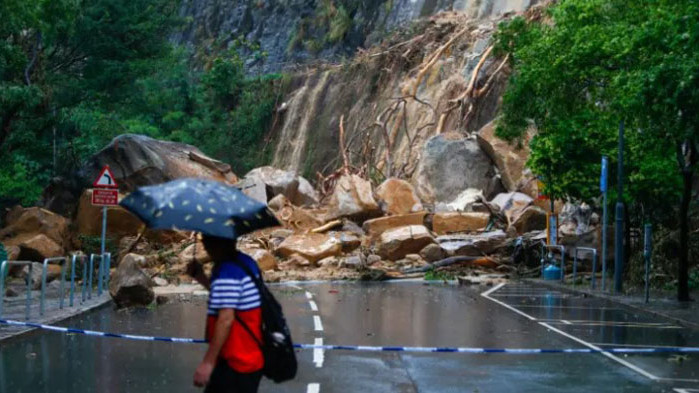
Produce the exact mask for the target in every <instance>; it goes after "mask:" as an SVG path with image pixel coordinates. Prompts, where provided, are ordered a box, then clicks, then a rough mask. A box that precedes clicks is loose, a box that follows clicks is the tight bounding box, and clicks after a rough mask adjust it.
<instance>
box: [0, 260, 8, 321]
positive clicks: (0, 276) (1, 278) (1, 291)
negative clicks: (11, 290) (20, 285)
mask: <svg viewBox="0 0 699 393" xmlns="http://www.w3.org/2000/svg"><path fill="white" fill-rule="evenodd" d="M5 266H7V261H2V262H0V318H2V307H3V304H4V303H5Z"/></svg>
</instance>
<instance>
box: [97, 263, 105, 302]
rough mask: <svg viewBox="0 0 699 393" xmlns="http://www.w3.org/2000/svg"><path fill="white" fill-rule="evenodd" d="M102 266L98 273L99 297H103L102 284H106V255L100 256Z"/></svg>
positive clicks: (100, 265)
mask: <svg viewBox="0 0 699 393" xmlns="http://www.w3.org/2000/svg"><path fill="white" fill-rule="evenodd" d="M99 259H100V264H99V268H98V269H97V270H98V273H97V296H98V297H99V296H102V283H103V282H104V254H102V255H100V256H99Z"/></svg>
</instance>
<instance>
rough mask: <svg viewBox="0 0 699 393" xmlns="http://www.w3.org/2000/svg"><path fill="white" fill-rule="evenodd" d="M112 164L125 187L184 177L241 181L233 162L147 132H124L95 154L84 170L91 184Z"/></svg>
mask: <svg viewBox="0 0 699 393" xmlns="http://www.w3.org/2000/svg"><path fill="white" fill-rule="evenodd" d="M105 165H109V167H110V168H111V170H112V173H113V174H114V176H115V179H114V180H115V181H116V182H117V183H118V184H119V189H120V190H121V191H127V192H130V191H133V190H134V189H136V188H137V187H140V186H145V185H152V184H160V183H164V182H167V181H170V180H174V179H178V178H183V177H197V178H205V179H212V180H218V181H222V182H226V183H230V184H233V183H235V182H237V181H238V178H237V176H236V175H235V174H234V173H233V171H232V170H231V166H230V165H228V164H225V163H223V162H221V161H217V160H214V159H213V158H210V157H208V156H206V155H205V154H204V153H202V152H201V150H199V149H198V148H196V147H194V146H191V145H186V144H183V143H176V142H166V141H161V140H157V139H153V138H150V137H147V136H144V135H134V134H123V135H120V136H118V137H116V138H114V140H112V142H111V143H110V144H109V145H107V147H105V148H104V149H102V150H101V151H100V152H98V153H97V154H95V155H94V156H92V157H91V158H90V159H89V160H88V162H87V164H85V166H83V167H82V168H81V170H80V176H81V177H82V178H83V179H84V181H85V182H89V183H88V184H91V183H92V181H93V180H94V179H96V178H97V176H98V175H99V173H100V171H101V170H102V168H103V167H104V166H105Z"/></svg>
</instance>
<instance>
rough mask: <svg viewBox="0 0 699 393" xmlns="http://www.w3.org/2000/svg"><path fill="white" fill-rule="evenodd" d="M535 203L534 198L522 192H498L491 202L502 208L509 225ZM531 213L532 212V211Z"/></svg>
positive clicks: (501, 210)
mask: <svg viewBox="0 0 699 393" xmlns="http://www.w3.org/2000/svg"><path fill="white" fill-rule="evenodd" d="M533 203H534V199H533V198H532V197H530V196H529V195H526V194H522V193H521V192H508V193H502V194H498V195H497V196H496V197H495V198H493V200H492V201H490V204H491V205H493V206H496V207H497V208H498V209H500V212H501V213H502V214H504V215H505V217H506V218H507V221H508V223H509V225H512V224H513V223H514V222H515V221H516V220H517V218H518V217H519V216H520V215H521V214H522V213H523V212H524V210H526V209H527V208H528V207H529V206H531V205H532V204H533ZM530 214H531V213H530Z"/></svg>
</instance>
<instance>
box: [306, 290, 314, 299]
mask: <svg viewBox="0 0 699 393" xmlns="http://www.w3.org/2000/svg"><path fill="white" fill-rule="evenodd" d="M306 299H308V300H311V299H313V294H312V293H310V292H308V291H306Z"/></svg>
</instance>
